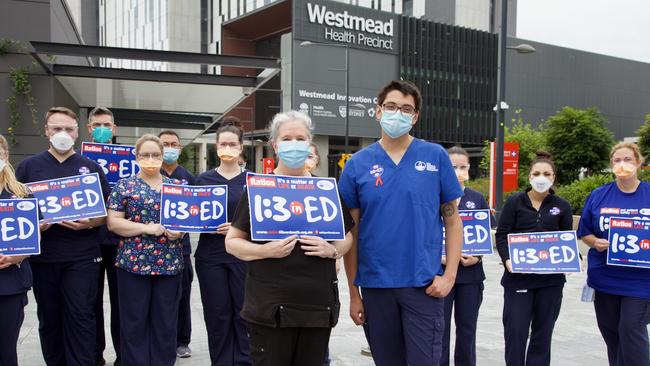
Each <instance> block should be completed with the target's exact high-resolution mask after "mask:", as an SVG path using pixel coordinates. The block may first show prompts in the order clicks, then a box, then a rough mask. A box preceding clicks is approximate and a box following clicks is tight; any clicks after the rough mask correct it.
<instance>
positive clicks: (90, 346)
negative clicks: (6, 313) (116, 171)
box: [16, 107, 110, 366]
mask: <svg viewBox="0 0 650 366" xmlns="http://www.w3.org/2000/svg"><path fill="white" fill-rule="evenodd" d="M45 136H46V137H47V138H48V139H49V141H50V148H49V149H48V150H46V151H44V152H42V153H40V154H36V155H33V156H31V157H29V158H27V159H25V160H23V161H22V162H21V163H20V164H19V165H18V167H17V168H16V178H17V179H18V181H20V182H23V183H30V182H37V181H42V180H47V179H54V178H63V177H70V176H75V175H81V174H92V173H98V174H99V178H100V182H101V186H102V191H103V195H104V198H106V197H107V195H108V194H109V193H110V190H109V187H108V182H107V181H106V176H105V175H104V172H103V171H102V168H101V167H100V166H99V165H98V164H97V163H95V162H94V161H91V160H90V159H88V158H85V157H83V156H81V154H77V153H76V152H75V150H74V142H75V140H76V139H77V137H78V136H79V125H78V119H77V115H76V114H75V113H74V112H73V111H71V110H70V109H68V108H64V107H54V108H50V110H49V111H48V112H47V114H46V117H45ZM105 222H106V218H105V217H102V218H95V219H90V220H88V219H84V220H78V221H64V222H61V223H58V224H54V225H52V226H51V227H50V228H49V229H47V230H46V231H43V233H42V234H41V235H42V236H41V254H40V255H37V256H33V257H31V258H30V264H31V267H32V272H33V276H34V286H33V288H34V297H35V298H36V303H37V314H38V321H39V327H38V331H39V335H40V339H41V348H42V351H43V358H44V359H45V363H46V364H47V365H48V366H49V365H67V366H73V365H74V366H77V365H79V366H88V365H93V364H94V362H95V348H96V347H95V343H96V342H95V337H96V324H95V301H96V296H97V277H98V276H99V262H101V260H102V258H101V253H100V250H99V236H98V227H99V226H102V225H104V224H105Z"/></svg>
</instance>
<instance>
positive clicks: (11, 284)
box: [0, 135, 32, 366]
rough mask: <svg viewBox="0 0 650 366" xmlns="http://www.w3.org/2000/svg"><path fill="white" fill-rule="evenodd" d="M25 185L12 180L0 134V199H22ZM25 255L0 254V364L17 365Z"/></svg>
mask: <svg viewBox="0 0 650 366" xmlns="http://www.w3.org/2000/svg"><path fill="white" fill-rule="evenodd" d="M28 195H29V191H28V190H27V187H25V186H24V185H23V184H22V183H20V182H18V180H16V176H15V175H14V169H13V168H12V166H11V164H10V163H9V144H8V143H7V140H6V139H5V138H4V136H2V135H0V199H11V198H25V197H27V196H28ZM26 258H27V256H24V255H17V256H6V255H2V254H1V253H0V365H3V366H15V365H18V358H17V355H16V345H17V343H18V335H19V333H20V327H21V326H22V324H23V320H24V319H25V312H24V308H25V305H27V291H29V288H30V287H32V270H31V269H30V267H29V262H28V261H26V260H25V259H26Z"/></svg>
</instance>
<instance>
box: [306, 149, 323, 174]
mask: <svg viewBox="0 0 650 366" xmlns="http://www.w3.org/2000/svg"><path fill="white" fill-rule="evenodd" d="M319 166H320V153H319V152H318V146H316V144H315V143H313V142H312V143H310V144H309V155H308V156H307V159H305V170H306V171H307V172H309V174H311V175H312V176H315V173H316V170H318V167H319Z"/></svg>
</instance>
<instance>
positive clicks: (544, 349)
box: [496, 152, 573, 366]
mask: <svg viewBox="0 0 650 366" xmlns="http://www.w3.org/2000/svg"><path fill="white" fill-rule="evenodd" d="M555 175H556V171H555V165H554V164H553V161H552V160H551V159H550V156H549V155H548V154H547V153H542V152H540V153H538V154H537V159H536V160H534V161H533V162H532V163H531V165H530V172H529V173H528V178H529V180H530V185H531V187H528V188H526V190H525V191H523V192H519V193H516V194H513V195H512V196H510V197H509V198H508V200H507V201H506V203H505V205H504V206H503V210H502V211H501V216H500V217H499V225H498V226H497V232H496V242H497V250H498V251H499V256H501V260H502V261H503V264H504V267H505V269H504V271H503V277H501V285H502V286H503V333H504V338H505V343H506V345H505V359H506V365H507V366H521V365H540V366H542V365H550V364H551V338H552V336H553V328H554V327H555V321H556V320H557V317H558V316H559V315H560V307H561V306H562V290H563V289H564V283H565V282H566V279H565V276H564V274H526V273H512V262H511V261H510V252H509V250H508V234H514V233H532V232H544V231H566V230H571V229H572V228H573V215H572V212H571V206H570V205H569V203H568V202H567V201H565V200H563V199H562V198H560V197H558V196H556V195H555V193H554V192H553V189H551V187H552V186H553V181H554V180H555ZM529 338H530V339H529Z"/></svg>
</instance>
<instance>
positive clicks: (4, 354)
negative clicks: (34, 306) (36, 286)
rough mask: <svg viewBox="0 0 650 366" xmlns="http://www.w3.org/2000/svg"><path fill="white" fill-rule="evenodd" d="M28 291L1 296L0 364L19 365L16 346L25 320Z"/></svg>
mask: <svg viewBox="0 0 650 366" xmlns="http://www.w3.org/2000/svg"><path fill="white" fill-rule="evenodd" d="M25 305H27V293H22V294H17V295H3V296H0V365H2V366H17V365H18V355H17V353H16V347H17V345H18V336H19V335H20V327H21V326H22V325H23V320H25Z"/></svg>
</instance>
